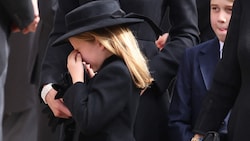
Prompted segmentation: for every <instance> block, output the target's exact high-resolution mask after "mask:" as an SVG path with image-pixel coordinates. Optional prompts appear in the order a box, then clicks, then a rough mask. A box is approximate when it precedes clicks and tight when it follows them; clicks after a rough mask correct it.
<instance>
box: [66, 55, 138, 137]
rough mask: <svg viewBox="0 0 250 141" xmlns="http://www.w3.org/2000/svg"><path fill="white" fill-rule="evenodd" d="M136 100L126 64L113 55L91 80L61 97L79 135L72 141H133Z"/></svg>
mask: <svg viewBox="0 0 250 141" xmlns="http://www.w3.org/2000/svg"><path fill="white" fill-rule="evenodd" d="M121 78H122V79H121ZM139 97H140V89H139V88H137V87H136V86H135V83H134V81H133V80H132V77H131V75H130V73H129V70H128V68H127V66H126V64H125V63H124V62H123V61H122V60H121V59H119V58H118V57H117V56H114V55H113V56H111V57H109V58H107V59H106V60H105V61H104V63H103V65H102V67H101V68H100V69H99V70H98V73H97V74H96V75H95V76H94V77H93V78H91V79H90V80H89V81H85V82H84V83H80V82H78V83H75V84H73V85H72V86H70V87H69V89H68V90H67V91H66V93H65V94H64V97H63V98H64V102H65V104H66V106H67V107H68V108H69V110H70V111H71V113H72V117H73V119H74V121H75V122H76V128H77V130H78V131H81V132H80V135H79V139H75V140H74V141H80V140H84V141H118V140H119V141H135V138H134V135H133V130H134V129H133V128H134V122H135V117H136V111H137V108H138V105H139ZM71 141H72V140H71Z"/></svg>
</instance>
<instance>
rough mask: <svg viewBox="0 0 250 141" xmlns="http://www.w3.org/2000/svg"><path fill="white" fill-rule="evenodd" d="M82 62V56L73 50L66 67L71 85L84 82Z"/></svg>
mask: <svg viewBox="0 0 250 141" xmlns="http://www.w3.org/2000/svg"><path fill="white" fill-rule="evenodd" d="M82 62H83V60H82V56H81V54H80V53H79V52H78V51H77V50H73V51H72V52H71V53H70V54H69V56H68V64H67V67H68V70H69V73H70V75H71V78H72V82H73V84H74V83H76V82H84V68H83V63H82Z"/></svg>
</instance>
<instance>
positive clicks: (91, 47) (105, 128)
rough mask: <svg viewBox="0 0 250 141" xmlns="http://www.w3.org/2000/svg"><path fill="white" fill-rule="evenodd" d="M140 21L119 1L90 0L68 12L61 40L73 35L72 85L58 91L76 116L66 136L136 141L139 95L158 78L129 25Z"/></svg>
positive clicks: (94, 140)
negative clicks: (151, 71)
mask: <svg viewBox="0 0 250 141" xmlns="http://www.w3.org/2000/svg"><path fill="white" fill-rule="evenodd" d="M96 9H98V10H96ZM138 22H143V20H141V19H136V18H129V17H127V15H125V13H124V12H123V11H122V10H121V9H120V7H119V4H118V3H117V1H113V0H109V1H106V2H104V1H94V2H89V3H87V4H85V5H82V6H80V7H78V8H76V9H74V10H73V11H71V12H70V13H68V14H67V15H66V23H67V32H66V33H65V34H64V35H62V36H61V37H60V38H58V39H57V40H56V41H55V44H59V43H60V42H62V41H64V40H65V39H66V40H67V39H68V40H69V42H70V43H71V45H72V46H73V48H74V50H73V51H71V53H70V54H69V56H68V60H67V68H68V71H69V74H70V79H71V80H72V81H71V82H70V83H72V84H68V87H67V88H66V90H65V91H64V92H63V94H62V90H60V89H58V91H60V92H61V93H59V94H61V97H62V98H63V102H64V104H65V105H66V106H67V108H68V109H69V111H70V113H71V115H72V119H73V120H71V121H72V122H71V123H70V124H67V123H66V122H68V121H65V125H64V127H65V128H66V129H65V130H67V131H66V133H65V136H66V138H65V140H69V141H73V140H74V141H80V140H84V141H135V139H134V134H133V128H134V123H135V118H136V112H137V109H138V104H139V97H140V94H141V91H142V90H144V89H146V88H147V87H148V86H149V85H150V84H151V83H152V80H153V78H152V77H151V75H150V73H149V69H148V66H147V60H146V59H145V58H144V56H143V54H142V53H141V51H140V49H139V47H138V44H137V41H136V39H135V37H134V35H133V33H132V32H131V31H130V29H129V28H128V27H127V26H126V24H134V23H138ZM84 74H88V76H85V75H84ZM61 86H62V85H60V84H59V86H58V85H54V87H55V89H56V87H57V88H58V87H61ZM74 124H75V125H74ZM69 128H71V129H70V130H71V131H72V130H73V133H72V135H70V133H69V132H71V131H70V130H69Z"/></svg>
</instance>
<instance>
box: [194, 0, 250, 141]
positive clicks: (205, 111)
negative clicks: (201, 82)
mask: <svg viewBox="0 0 250 141" xmlns="http://www.w3.org/2000/svg"><path fill="white" fill-rule="evenodd" d="M249 5H250V1H248V0H236V1H235V2H234V6H233V13H232V17H231V22H230V25H229V30H228V33H227V37H226V40H225V44H224V48H223V58H222V60H221V61H220V62H219V64H218V67H217V69H216V71H215V78H214V81H213V84H212V87H211V90H210V91H209V93H208V95H207V98H206V100H205V101H204V103H203V105H202V106H203V107H202V110H201V113H200V116H199V117H198V122H197V123H196V126H195V130H194V131H195V132H197V133H201V134H204V133H205V132H206V131H209V130H217V129H218V128H219V126H220V123H221V121H222V120H223V119H224V118H225V116H226V114H227V113H228V111H229V110H230V109H231V108H232V111H231V116H230V119H229V124H228V135H229V136H228V141H247V140H249V130H250V121H249V119H250V114H249V113H250V110H249V109H250V104H249V100H250V95H249V91H250V87H249V84H250V75H249V72H250V62H249V61H248V60H249V50H250V46H249V44H250V40H249V35H250V28H249V23H250V18H249V14H248V13H249V11H250V9H249Z"/></svg>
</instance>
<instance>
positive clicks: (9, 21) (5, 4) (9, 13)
mask: <svg viewBox="0 0 250 141" xmlns="http://www.w3.org/2000/svg"><path fill="white" fill-rule="evenodd" d="M0 17H1V20H0V28H1V30H0V31H1V33H0V34H1V38H0V42H1V45H0V48H1V53H0V58H1V59H0V75H2V71H3V69H4V68H5V67H7V64H8V56H9V53H8V45H7V40H8V39H9V35H10V32H11V26H13V25H14V26H17V27H18V28H20V29H23V28H25V27H26V26H28V25H29V24H30V23H31V22H32V21H33V19H34V11H33V5H32V2H31V0H21V1H16V0H9V1H3V0H0ZM2 35H3V36H2ZM15 47H20V46H15ZM15 72H16V69H15ZM20 73H21V72H20ZM4 75H6V74H4ZM2 78H5V77H1V79H2ZM4 80H5V79H4ZM1 81H2V82H4V81H3V80H1ZM19 83H20V81H19ZM3 84H4V83H3ZM12 89H15V86H13V87H12ZM15 94H18V93H15ZM24 94H26V93H24ZM24 94H22V93H21V94H20V91H19V96H20V97H21V98H23V97H25V96H26V95H24ZM21 95H22V96H21ZM8 96H9V95H8ZM12 98H13V97H12ZM15 98H16V99H18V98H17V97H15ZM26 99H28V98H26ZM18 100H19V101H22V99H18ZM19 103H22V102H17V103H15V104H13V103H12V106H14V105H15V106H14V107H18V109H19V108H21V107H23V108H26V105H23V104H21V105H19Z"/></svg>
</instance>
